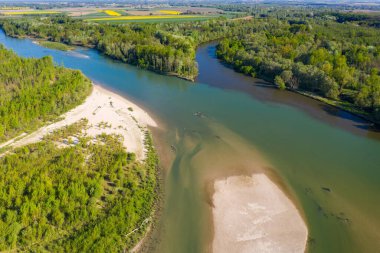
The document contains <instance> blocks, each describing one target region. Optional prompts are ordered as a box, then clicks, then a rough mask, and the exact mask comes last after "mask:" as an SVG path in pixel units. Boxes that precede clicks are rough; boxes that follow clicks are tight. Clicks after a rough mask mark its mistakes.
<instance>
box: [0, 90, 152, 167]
mask: <svg viewBox="0 0 380 253" xmlns="http://www.w3.org/2000/svg"><path fill="white" fill-rule="evenodd" d="M62 117H63V119H62V120H60V121H58V122H55V123H53V124H50V125H47V126H45V127H42V128H40V129H38V130H37V131H35V132H33V133H31V134H29V135H25V136H19V137H16V138H14V139H12V140H10V141H7V142H6V143H3V144H0V148H2V147H5V146H7V147H12V148H15V147H20V146H23V145H27V144H29V143H33V142H37V141H39V140H40V139H41V138H42V137H43V136H44V135H46V134H48V133H50V132H52V131H53V130H55V129H58V128H61V127H63V126H65V125H70V124H73V123H74V122H77V121H79V120H80V119H82V118H87V119H88V124H89V125H90V127H89V128H88V129H87V130H86V134H87V135H88V136H93V137H95V136H96V135H99V134H102V133H106V134H120V135H122V136H123V137H124V142H123V144H124V147H126V149H127V151H128V152H133V153H135V154H136V157H137V158H138V159H140V160H142V159H144V157H145V149H144V138H145V131H146V128H147V126H152V127H157V124H156V122H155V121H154V120H153V119H152V118H151V117H150V116H149V115H148V114H147V113H146V112H145V111H144V110H142V109H141V108H139V107H138V106H137V105H135V104H133V103H132V102H130V101H128V100H127V99H125V98H123V97H121V96H119V95H117V94H115V93H113V92H110V91H108V90H106V89H104V88H102V87H100V86H98V85H94V87H93V91H92V93H91V95H90V96H89V97H88V98H87V99H86V100H85V102H84V103H83V104H82V105H80V106H78V107H76V108H74V109H73V110H71V111H69V112H67V113H65V114H63V115H62Z"/></svg>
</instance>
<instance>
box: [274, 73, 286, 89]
mask: <svg viewBox="0 0 380 253" xmlns="http://www.w3.org/2000/svg"><path fill="white" fill-rule="evenodd" d="M274 83H275V84H276V85H277V87H278V88H279V89H280V90H285V88H286V85H285V82H284V80H283V79H282V78H281V76H276V77H275V78H274Z"/></svg>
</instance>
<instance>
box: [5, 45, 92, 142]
mask: <svg viewBox="0 0 380 253" xmlns="http://www.w3.org/2000/svg"><path fill="white" fill-rule="evenodd" d="M90 90H91V82H90V81H89V80H88V79H87V78H86V77H84V76H83V75H82V74H81V73H80V72H79V71H75V70H69V69H65V68H63V67H57V66H54V63H53V60H52V58H51V57H43V58H41V59H23V58H20V57H18V56H17V55H16V54H15V53H13V52H12V51H9V50H6V49H5V48H4V47H3V46H1V45H0V142H1V141H4V140H6V139H9V138H12V137H14V136H16V135H17V134H19V133H21V132H22V131H27V130H31V129H33V128H36V127H38V126H41V124H42V123H44V122H46V121H48V120H53V119H54V118H56V117H57V116H59V115H60V114H62V113H64V112H66V111H68V110H70V109H71V108H73V107H75V106H76V105H78V104H79V103H81V102H82V101H83V100H84V98H85V97H86V96H87V95H88V94H89V92H90Z"/></svg>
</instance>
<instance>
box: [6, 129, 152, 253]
mask: <svg viewBox="0 0 380 253" xmlns="http://www.w3.org/2000/svg"><path fill="white" fill-rule="evenodd" d="M84 127H86V122H85V121H81V122H79V123H76V124H74V125H72V126H69V127H67V128H64V129H62V130H59V131H56V132H54V133H53V134H51V135H49V136H47V137H46V138H45V139H44V140H42V141H41V142H39V143H36V144H31V145H28V146H26V147H22V148H19V149H16V150H15V151H14V152H13V153H12V154H8V155H6V156H4V157H2V158H0V203H1V205H0V250H2V251H4V250H16V251H32V252H34V251H50V252H66V251H71V252H105V251H112V252H119V251H123V250H124V249H129V248H131V247H132V246H133V245H134V243H136V241H137V240H138V238H139V236H140V235H141V234H142V233H143V231H144V226H143V227H142V228H141V230H140V231H136V232H135V233H132V234H130V236H128V237H127V236H126V235H127V234H128V233H130V232H131V231H133V230H134V229H135V228H137V227H140V226H141V225H142V224H144V221H145V220H146V219H147V218H149V216H150V215H151V212H152V208H153V204H154V196H155V194H154V192H155V188H156V166H157V156H156V154H155V151H154V150H153V147H152V143H151V139H150V136H149V134H147V139H146V140H147V143H146V148H147V150H148V154H147V159H146V161H144V162H143V163H140V162H138V161H136V160H134V159H133V156H132V155H129V154H127V153H126V152H125V150H124V148H123V146H122V143H121V142H120V137H119V136H114V135H105V134H104V135H101V136H98V137H97V141H96V142H95V143H94V142H93V140H92V139H91V140H90V139H89V138H86V137H84V136H81V135H80V133H81V131H82V129H83V128H84ZM71 136H78V137H79V143H78V144H76V145H66V146H61V147H57V144H56V143H62V142H63V139H67V138H70V137H71ZM127 157H129V159H127Z"/></svg>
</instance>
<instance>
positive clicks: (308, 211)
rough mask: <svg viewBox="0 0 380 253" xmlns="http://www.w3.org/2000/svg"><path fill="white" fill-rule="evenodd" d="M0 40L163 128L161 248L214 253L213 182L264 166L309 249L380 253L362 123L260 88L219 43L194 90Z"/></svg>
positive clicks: (377, 181)
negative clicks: (136, 108)
mask: <svg viewBox="0 0 380 253" xmlns="http://www.w3.org/2000/svg"><path fill="white" fill-rule="evenodd" d="M0 43H2V44H4V45H5V46H6V47H8V48H12V49H13V50H14V51H15V52H17V53H18V54H19V55H21V56H25V57H42V56H44V55H52V56H53V58H54V60H55V61H56V62H57V64H61V65H64V66H66V67H69V68H75V69H80V70H81V71H82V72H83V73H84V74H86V75H87V76H88V77H89V78H91V79H92V80H93V81H94V82H96V83H99V84H101V85H103V86H104V87H107V88H110V89H112V90H114V91H116V92H117V93H119V94H121V95H124V96H126V97H128V98H129V99H132V100H133V101H135V102H137V103H138V104H140V105H141V106H142V107H143V108H145V109H146V110H148V111H149V112H150V113H152V115H153V116H154V117H155V118H156V119H157V120H158V121H159V122H160V125H161V126H162V129H161V130H160V131H154V132H155V136H154V137H155V140H156V143H157V146H158V147H159V151H160V155H162V156H163V157H164V156H165V157H169V158H168V159H167V160H168V162H166V163H165V165H166V168H165V171H166V174H165V175H166V180H165V192H166V194H165V203H164V209H163V213H162V220H161V223H160V227H161V229H159V230H158V231H159V232H157V235H156V237H157V238H156V239H157V240H158V242H157V243H155V244H154V245H153V246H154V248H155V250H156V251H159V252H202V251H208V250H209V243H210V240H211V239H212V226H211V223H210V197H209V194H208V193H209V192H210V189H212V180H213V179H215V178H218V177H225V176H228V175H232V174H241V173H246V174H249V173H252V172H253V171H257V170H260V168H259V167H262V166H265V167H270V168H266V169H265V170H266V171H271V172H274V174H275V175H274V176H273V179H274V180H276V182H278V183H280V184H281V186H282V187H283V188H284V190H286V192H287V193H288V194H289V195H290V196H291V198H292V199H293V200H294V202H295V203H296V204H297V206H298V207H299V208H300V210H301V212H302V214H303V215H304V217H305V220H306V222H307V225H308V227H309V233H310V240H309V249H308V250H309V252H378V251H379V249H380V229H379V228H380V197H379V195H378V194H379V193H380V142H379V140H378V136H379V135H378V133H376V132H371V131H369V130H367V129H366V123H365V122H363V121H361V120H360V119H357V118H355V117H352V116H351V115H347V114H346V113H344V112H341V111H334V110H333V109H331V108H326V107H323V105H321V104H320V103H318V102H315V101H313V100H310V99H308V98H305V97H301V96H299V95H295V94H293V93H288V92H283V93H279V91H277V90H273V89H270V88H266V87H261V86H252V84H258V83H259V81H255V82H254V81H253V79H248V78H245V77H242V76H241V75H239V74H236V73H234V72H233V71H231V70H229V69H227V68H225V67H224V66H222V65H221V64H220V63H219V62H218V61H217V60H216V59H214V58H213V57H212V48H213V45H209V46H205V47H203V48H201V49H200V50H199V51H198V56H197V59H198V61H199V66H200V76H199V78H198V81H197V82H195V83H191V82H188V81H184V80H180V79H178V78H174V77H166V76H161V75H157V74H154V73H151V72H148V71H144V70H140V69H138V68H136V67H133V66H129V65H126V64H122V63H118V62H116V61H113V60H110V59H108V58H106V57H104V56H102V55H101V54H99V53H97V52H96V51H95V50H91V49H77V50H76V51H74V52H61V51H56V50H51V49H46V48H42V47H40V46H38V45H36V44H33V43H32V42H31V41H30V40H18V39H12V38H9V37H6V36H5V35H4V33H3V32H1V33H0ZM196 112H201V117H198V116H194V113H196ZM171 146H173V147H175V152H173V151H171ZM164 160H165V159H164ZM258 160H263V161H260V162H258ZM322 187H325V188H329V189H330V191H326V190H323V189H322Z"/></svg>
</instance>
